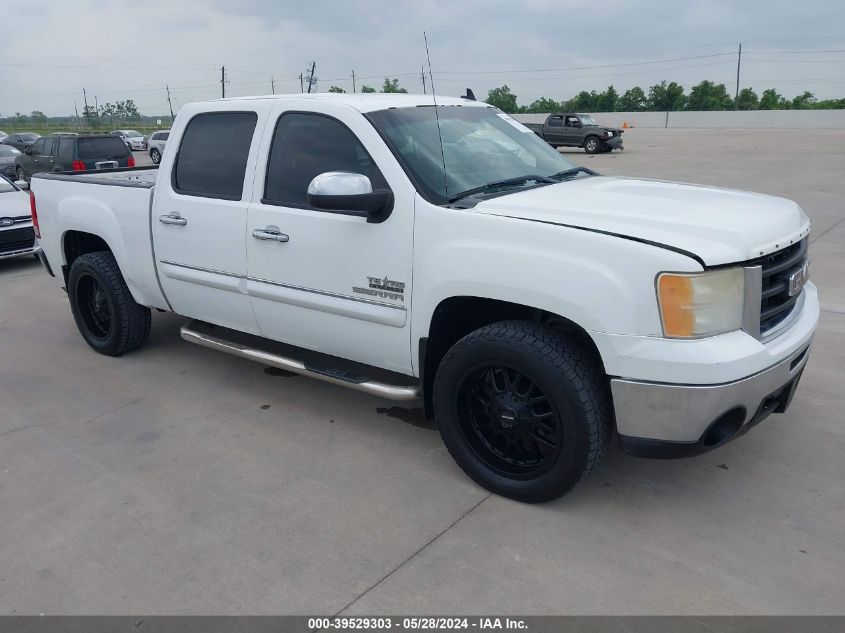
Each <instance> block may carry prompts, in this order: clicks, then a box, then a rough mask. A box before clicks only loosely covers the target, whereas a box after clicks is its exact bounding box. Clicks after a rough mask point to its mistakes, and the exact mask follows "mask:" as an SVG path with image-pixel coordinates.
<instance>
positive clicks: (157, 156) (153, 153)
mask: <svg viewBox="0 0 845 633" xmlns="http://www.w3.org/2000/svg"><path fill="white" fill-rule="evenodd" d="M150 160H151V161H153V164H154V165H158V164H159V162H161V152H159V151H158V150H157V149H156V148H155V147H154V148H152V149H151V150H150Z"/></svg>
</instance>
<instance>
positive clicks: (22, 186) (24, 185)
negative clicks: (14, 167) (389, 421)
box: [15, 180, 29, 191]
mask: <svg viewBox="0 0 845 633" xmlns="http://www.w3.org/2000/svg"><path fill="white" fill-rule="evenodd" d="M15 185H17V187H18V189H23V190H24V191H29V183H28V182H27V181H26V180H16V181H15Z"/></svg>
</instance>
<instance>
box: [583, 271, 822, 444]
mask: <svg viewBox="0 0 845 633" xmlns="http://www.w3.org/2000/svg"><path fill="white" fill-rule="evenodd" d="M818 319H819V301H818V294H817V291H816V288H815V286H814V285H813V284H812V283H808V284H807V285H806V286H805V287H804V292H803V297H802V299H801V300H800V301H799V303H798V304H797V307H796V310H795V314H794V316H793V317H792V318H791V322H790V325H789V327H787V328H786V329H784V330H783V331H782V332H779V333H778V334H777V336H775V337H773V338H772V339H771V340H767V341H760V340H758V339H756V338H754V337H753V336H751V335H749V334H747V333H745V332H742V331H737V332H731V333H728V334H723V335H719V336H713V337H707V338H703V339H697V340H679V339H664V338H659V337H653V338H652V337H628V336H614V335H597V334H596V333H592V334H593V339H594V341H595V342H596V344H597V346H598V347H599V350H600V352H601V354H602V359H603V361H604V363H605V370H606V371H607V373H608V375H609V376H610V377H611V381H610V383H611V391H612V394H613V403H614V409H615V413H616V426H617V430H618V431H619V435H620V440H621V443H622V447H623V448H624V449H625V450H626V451H627V452H629V453H633V454H636V455H648V456H652V457H681V456H685V455H695V454H697V453H701V452H704V451H706V450H710V449H711V448H715V447H716V446H719V445H721V444H724V443H725V442H726V441H728V440H730V439H732V438H733V437H736V436H739V435H741V434H742V433H744V432H745V431H746V430H748V429H749V428H751V427H752V426H753V425H754V424H757V423H758V422H760V421H761V420H763V419H764V418H765V417H766V416H768V415H769V414H770V413H773V412H774V413H781V412H783V411H785V410H786V407H787V406H788V405H789V402H790V400H791V398H792V394H793V393H794V391H795V387H796V385H797V384H798V380H799V379H800V376H801V372H802V371H803V369H804V365H805V364H806V363H807V359H808V357H809V351H810V344H811V342H812V339H813V334H814V332H815V329H816V324H817V323H818Z"/></svg>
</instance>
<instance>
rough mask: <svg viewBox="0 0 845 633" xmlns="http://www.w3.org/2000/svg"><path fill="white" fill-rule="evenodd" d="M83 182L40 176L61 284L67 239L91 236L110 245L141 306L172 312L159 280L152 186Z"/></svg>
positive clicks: (35, 182)
mask: <svg viewBox="0 0 845 633" xmlns="http://www.w3.org/2000/svg"><path fill="white" fill-rule="evenodd" d="M83 178H84V176H83V177H79V178H76V177H68V176H59V177H55V176H52V177H51V176H49V175H43V176H35V177H33V179H32V192H33V194H34V196H35V201H36V208H37V212H38V221H39V226H40V229H41V239H40V240H38V241H39V244H40V246H41V248H42V249H43V250H44V254H45V255H46V256H47V259H48V261H49V262H50V265H51V267H52V268H53V271H54V272H55V273H56V279H57V280H58V281H59V283H60V285H61V286H64V285H65V280H64V275H62V274H59V271H60V270H61V269H62V267H64V266H67V263H68V262H67V258H66V253H65V252H64V246H63V245H64V238H65V235H66V234H67V233H68V232H69V231H82V232H85V233H91V234H93V235H96V236H98V237H100V238H101V239H103V240H104V241H105V242H106V244H108V245H109V248H110V249H111V251H112V253H113V254H114V256H115V259H116V260H117V263H118V265H119V266H120V271H121V273H122V274H123V277H124V279H125V280H126V284H127V286H129V290H130V292H131V293H132V297H133V298H134V299H135V301H137V302H138V303H139V304H141V305H145V306H150V307H155V308H161V309H169V308H168V305H167V301H166V300H165V298H164V295H163V294H162V292H161V288H160V287H159V284H158V278H157V276H156V270H155V264H154V261H155V259H154V257H153V246H152V241H151V239H150V235H151V233H150V205H151V202H152V196H153V191H154V189H153V188H152V187H150V186H149V185H148V184H141V183H135V184H128V183H127V184H108V185H107V184H101V183H98V182H90V181H89V182H86V181H85V180H84V179H83Z"/></svg>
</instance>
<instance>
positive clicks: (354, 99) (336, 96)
mask: <svg viewBox="0 0 845 633" xmlns="http://www.w3.org/2000/svg"><path fill="white" fill-rule="evenodd" d="M256 99H275V100H278V101H281V100H287V99H314V100H317V101H334V102H336V103H342V104H344V105H348V106H350V107H352V108H355V109H356V110H358V111H359V112H375V111H376V110H387V109H388V108H412V107H414V106H430V105H434V97H433V96H432V95H425V94H422V95H421V94H404V93H383V92H376V93H352V94H349V93H336V92H312V93H310V94H309V93H305V94H302V93H294V94H285V95H259V96H253V97H227V98H226V99H215V100H214V101H209V102H207V103H214V102H220V101H228V102H232V101H235V102H237V101H253V100H256ZM437 105H439V106H471V107H487V108H490V107H492V106H490V105H488V104H486V103H484V102H483V101H473V100H471V99H462V98H459V97H442V96H438V97H437Z"/></svg>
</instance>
